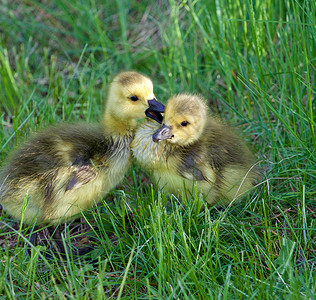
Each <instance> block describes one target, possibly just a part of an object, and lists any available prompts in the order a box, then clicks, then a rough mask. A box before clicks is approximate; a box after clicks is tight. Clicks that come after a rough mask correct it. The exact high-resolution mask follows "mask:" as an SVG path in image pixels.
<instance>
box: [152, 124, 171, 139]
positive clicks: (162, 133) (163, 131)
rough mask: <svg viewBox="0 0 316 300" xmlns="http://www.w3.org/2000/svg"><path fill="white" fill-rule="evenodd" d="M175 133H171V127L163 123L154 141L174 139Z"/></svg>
mask: <svg viewBox="0 0 316 300" xmlns="http://www.w3.org/2000/svg"><path fill="white" fill-rule="evenodd" d="M172 138H173V135H172V134H171V127H169V126H167V125H166V124H163V125H162V126H161V127H160V128H159V129H158V130H157V131H156V132H155V133H154V134H153V141H154V142H155V143H159V142H160V141H162V140H169V139H172Z"/></svg>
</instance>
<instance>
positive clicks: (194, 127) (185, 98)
mask: <svg viewBox="0 0 316 300" xmlns="http://www.w3.org/2000/svg"><path fill="white" fill-rule="evenodd" d="M207 115H208V108H207V105H206V103H205V101H204V99H202V98H201V97H200V96H198V95H189V94H179V95H176V96H173V97H172V98H170V99H169V100H168V102H167V105H166V108H165V116H164V119H163V125H162V127H161V128H160V129H158V131H156V132H155V133H154V134H153V141H154V142H156V143H158V142H160V141H162V140H167V141H168V142H170V143H175V144H177V145H181V146H186V145H189V144H192V143H194V142H195V141H196V140H198V139H199V138H200V137H201V135H202V133H203V130H204V127H205V124H206V120H207Z"/></svg>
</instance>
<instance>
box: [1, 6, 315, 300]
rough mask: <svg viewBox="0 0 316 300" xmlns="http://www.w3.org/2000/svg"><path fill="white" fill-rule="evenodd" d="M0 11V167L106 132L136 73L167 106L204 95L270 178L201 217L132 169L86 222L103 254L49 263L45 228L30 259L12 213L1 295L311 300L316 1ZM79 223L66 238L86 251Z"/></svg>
mask: <svg viewBox="0 0 316 300" xmlns="http://www.w3.org/2000/svg"><path fill="white" fill-rule="evenodd" d="M0 12H1V13H0V29H1V30H0V32H1V35H0V93H1V101H0V106H1V112H0V122H1V124H2V126H0V139H1V156H0V157H1V160H2V161H5V160H6V157H7V155H8V154H9V153H10V152H11V150H12V148H14V147H15V146H17V145H19V144H20V143H21V142H22V141H23V140H25V139H26V138H27V137H28V136H29V135H30V134H31V132H33V131H36V130H38V129H39V128H41V127H45V126H47V125H48V124H51V123H57V122H78V121H82V120H85V121H87V122H96V121H97V120H98V118H99V117H100V113H101V112H102V109H103V108H102V103H103V101H104V98H105V96H106V92H107V87H108V83H109V81H110V80H111V78H112V77H113V75H114V74H115V73H117V72H118V71H119V70H124V69H135V70H138V71H141V72H143V73H145V74H147V75H148V76H150V77H151V78H152V79H153V81H154V84H155V94H156V96H157V97H158V98H159V100H161V101H162V102H165V101H166V100H167V98H168V97H169V96H170V95H172V94H175V93H179V92H194V93H200V94H202V95H204V96H205V97H206V98H207V99H208V101H209V104H210V107H211V110H212V112H213V113H214V114H219V115H220V117H221V118H223V119H225V120H227V121H228V122H229V123H231V125H232V126H236V127H238V129H239V130H240V131H241V132H242V133H241V134H242V135H243V136H244V138H245V139H247V140H248V141H249V143H250V144H251V145H252V147H253V148H254V151H255V152H256V153H258V161H260V164H261V166H262V167H263V169H264V170H265V174H264V176H263V178H262V182H261V184H260V185H259V186H258V187H257V188H256V189H255V190H253V192H251V193H250V195H249V197H248V198H247V199H245V201H244V202H243V203H241V204H238V205H235V206H231V207H229V208H227V209H225V210H217V209H211V210H206V209H205V210H202V211H201V210H200V209H201V207H200V203H201V201H200V200H201V199H199V197H200V196H199V195H193V196H192V198H191V199H176V198H175V197H174V196H172V195H169V196H167V195H166V194H165V193H164V191H159V190H157V188H156V187H155V186H151V184H150V180H149V179H148V177H147V176H146V174H144V173H143V172H142V171H141V170H140V169H139V168H138V167H137V166H135V167H134V168H133V169H131V170H130V172H129V174H127V178H126V179H125V181H124V182H123V183H122V185H120V186H119V187H118V188H117V189H116V190H115V191H113V192H112V194H111V195H109V196H107V197H106V198H105V199H103V202H102V205H101V206H99V207H98V208H97V209H93V210H91V211H89V212H85V213H84V218H82V222H83V223H88V224H89V225H90V226H91V230H90V232H88V233H86V234H85V235H84V236H88V237H89V239H90V240H91V241H92V242H93V243H94V247H95V250H94V252H93V253H92V254H91V260H83V258H82V259H79V260H78V259H76V258H75V257H74V256H72V255H69V256H67V257H64V258H59V257H57V258H55V259H51V258H49V257H47V256H46V255H45V249H46V248H47V247H48V246H47V244H46V242H45V234H44V235H43V236H42V239H43V240H44V242H43V243H42V245H39V246H37V247H36V248H34V247H33V249H32V254H31V256H25V255H24V253H25V249H26V246H27V244H28V243H27V240H26V239H25V231H24V230H22V228H20V226H19V224H18V223H17V222H16V221H14V220H11V219H10V218H9V217H8V216H7V215H6V214H5V212H2V216H1V218H2V219H1V221H2V227H1V229H0V237H1V238H0V243H1V248H2V252H1V260H0V261H1V263H0V295H2V296H3V298H7V299H38V298H45V299H46V298H54V299H55V298H58V299H64V298H65V299H66V298H67V299H81V298H82V299H88V298H93V299H94V298H97V299H99V298H100V299H102V298H107V297H111V298H118V299H131V298H144V299H193V298H196V299H213V298H221V299H232V298H251V299H276V298H281V299H282V298H289V299H312V298H313V297H314V295H315V291H316V280H315V278H316V276H315V269H316V234H315V231H316V230H315V208H316V192H315V186H316V172H315V171H316V155H315V149H316V147H315V118H316V116H315V86H316V84H315V83H316V82H315V80H316V79H315V65H316V64H315V62H316V39H315V36H316V4H315V2H314V1H307V0H305V1H294V0H284V1H280V2H278V3H276V2H275V1H271V0H267V1H250V0H246V1H232V0H228V1H221V0H215V1H174V0H169V1H158V2H157V1H148V2H147V3H143V2H139V1H131V0H117V1H116V2H111V1H99V0H92V1H75V0H70V1H66V0H54V1H37V0H25V1H23V2H20V1H3V2H2V4H1V6H0ZM76 226H80V225H74V224H71V225H65V231H64V232H65V239H66V240H68V239H69V238H70V237H71V239H72V242H73V244H74V247H75V246H76V241H79V242H78V244H80V243H81V241H82V240H80V239H84V237H81V236H78V235H77V234H76V233H74V232H75V230H74V228H77V227H76ZM18 237H19V238H18ZM17 241H19V242H18V243H17ZM46 246H47V247H46Z"/></svg>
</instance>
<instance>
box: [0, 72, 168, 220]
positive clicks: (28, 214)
mask: <svg viewBox="0 0 316 300" xmlns="http://www.w3.org/2000/svg"><path fill="white" fill-rule="evenodd" d="M163 108H164V106H163V105H162V104H160V103H159V102H157V101H156V99H155V95H154V92H153V84H152V82H151V80H150V79H149V78H148V77H146V76H144V75H142V74H139V73H137V72H134V71H129V72H122V73H120V74H118V75H117V76H116V77H115V78H114V80H113V82H112V83H111V85H110V90H109V95H108V99H107V102H106V107H105V111H104V116H103V119H102V121H101V122H100V124H62V125H58V126H52V127H49V128H47V129H46V130H43V131H41V132H39V133H37V134H35V135H34V136H33V137H32V138H31V139H30V140H28V141H27V142H26V143H24V144H23V145H22V146H21V147H20V148H19V149H18V150H17V151H16V152H15V153H14V154H13V156H12V157H11V158H10V160H9V161H8V163H7V164H6V166H5V167H4V169H3V171H2V173H1V175H0V204H1V205H2V206H3V207H4V209H5V210H6V211H7V212H8V213H9V214H10V215H12V216H13V217H15V218H17V219H21V217H22V207H23V204H24V203H25V204H26V207H25V211H24V213H23V214H24V217H23V220H24V222H25V223H30V222H32V220H34V219H35V218H36V219H37V221H39V222H41V223H47V224H55V223H58V222H60V221H61V220H62V221H66V220H68V219H71V218H73V217H74V216H75V215H76V214H78V213H79V212H80V211H82V210H85V209H87V208H89V207H91V206H92V205H93V204H94V203H95V202H98V201H99V200H100V199H101V197H103V196H104V195H106V194H107V193H108V192H109V191H110V190H111V189H113V188H114V187H115V186H116V185H117V184H118V183H119V182H120V181H121V180H122V179H123V177H124V174H125V173H126V171H127V170H128V168H129V166H130V163H131V155H130V143H131V141H132V139H133V135H134V131H135V129H136V127H137V124H138V123H137V119H139V118H143V117H145V111H146V115H148V116H150V117H152V118H159V114H155V112H156V111H163ZM157 121H159V119H157Z"/></svg>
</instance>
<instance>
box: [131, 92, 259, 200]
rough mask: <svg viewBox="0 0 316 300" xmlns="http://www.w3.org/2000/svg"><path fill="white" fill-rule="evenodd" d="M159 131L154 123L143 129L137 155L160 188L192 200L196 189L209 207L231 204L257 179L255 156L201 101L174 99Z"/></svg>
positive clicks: (134, 144)
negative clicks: (210, 113) (192, 194)
mask: <svg viewBox="0 0 316 300" xmlns="http://www.w3.org/2000/svg"><path fill="white" fill-rule="evenodd" d="M159 127H160V125H159V124H157V123H155V122H152V121H148V122H147V123H145V124H144V125H142V126H141V127H140V128H139V129H138V131H137V132H136V135H135V138H134V140H133V142H132V151H133V155H134V157H135V158H136V159H137V161H138V162H139V163H140V165H142V166H143V167H144V168H145V169H147V170H148V171H150V172H151V173H152V175H153V178H154V180H155V181H156V182H157V183H158V185H159V187H160V188H166V190H167V191H168V192H170V193H173V194H176V195H182V194H183V193H184V194H185V195H186V196H189V195H190V194H191V193H192V191H193V187H194V186H195V187H196V188H197V190H198V191H199V192H202V193H203V194H204V196H205V198H206V201H207V202H208V204H209V205H215V204H221V205H228V204H229V203H231V202H232V201H238V200H240V199H241V196H243V195H245V193H246V192H247V191H248V190H249V189H251V188H252V187H253V186H254V185H255V183H256V181H257V180H258V177H259V172H258V168H257V167H255V166H254V165H253V164H254V161H255V159H254V156H253V154H252V153H251V152H250V150H249V149H248V148H247V146H246V144H245V143H244V142H243V141H242V139H241V138H240V137H239V136H238V135H237V134H236V133H235V132H234V131H233V130H232V128H230V127H229V126H227V125H224V124H223V123H222V122H221V121H220V120H219V119H216V118H213V117H210V115H209V111H208V107H207V105H206V104H205V101H204V99H202V98H201V97H199V96H197V95H189V94H179V95H177V96H174V97H172V98H170V99H169V100H168V102H167V104H166V109H165V115H164V120H163V125H162V126H161V127H160V128H159Z"/></svg>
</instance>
